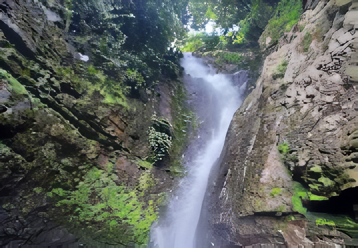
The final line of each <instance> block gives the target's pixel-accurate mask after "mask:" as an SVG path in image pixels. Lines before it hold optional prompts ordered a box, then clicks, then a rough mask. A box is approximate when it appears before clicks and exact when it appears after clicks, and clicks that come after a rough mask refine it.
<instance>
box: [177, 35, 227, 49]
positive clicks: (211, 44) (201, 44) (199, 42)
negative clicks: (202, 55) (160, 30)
mask: <svg viewBox="0 0 358 248" xmlns="http://www.w3.org/2000/svg"><path fill="white" fill-rule="evenodd" d="M219 42H220V37H219V36H217V35H216V34H207V33H204V32H201V33H197V34H189V37H188V38H187V39H184V41H183V43H184V45H183V46H182V48H181V50H182V51H183V52H196V51H213V50H214V49H215V48H216V46H217V45H218V44H219Z"/></svg>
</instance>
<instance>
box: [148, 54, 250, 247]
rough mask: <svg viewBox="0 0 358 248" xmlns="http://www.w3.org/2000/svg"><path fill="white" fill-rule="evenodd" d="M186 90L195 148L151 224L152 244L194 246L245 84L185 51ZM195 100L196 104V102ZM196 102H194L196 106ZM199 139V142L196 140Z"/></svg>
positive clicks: (189, 150) (182, 62)
mask: <svg viewBox="0 0 358 248" xmlns="http://www.w3.org/2000/svg"><path fill="white" fill-rule="evenodd" d="M181 65H182V66H183V67H184V72H185V74H187V76H186V77H185V78H184V81H186V82H185V83H186V85H187V88H188V91H189V93H191V94H192V95H193V98H195V99H193V102H194V107H196V113H197V115H198V117H199V119H200V120H201V121H202V122H203V123H202V124H201V131H199V135H198V137H197V138H198V139H197V141H196V142H195V141H194V143H196V145H195V146H194V147H195V150H193V149H192V148H193V146H191V147H189V149H188V151H187V152H186V154H188V157H190V158H188V159H187V160H186V162H187V164H186V168H187V175H188V176H186V177H185V178H183V179H182V180H181V182H180V183H179V185H178V189H177V191H175V193H174V195H173V197H172V198H171V200H170V203H169V207H168V209H167V213H166V215H165V216H163V218H161V219H160V221H159V223H158V224H157V225H156V226H155V227H153V229H152V233H151V240H152V243H153V245H154V247H155V248H195V247H196V245H195V233H196V228H197V226H198V222H199V216H200V212H201V207H202V203H203V199H204V195H205V191H206V187H207V183H208V178H209V174H210V171H211V169H212V167H213V165H214V163H215V161H216V160H217V159H218V158H219V156H220V153H221V150H222V148H223V146H224V141H225V136H226V132H227V130H228V127H229V124H230V121H231V119H232V117H233V115H234V113H235V111H236V110H237V109H238V107H239V106H240V104H241V102H242V99H241V96H242V92H243V91H244V89H245V85H246V83H245V84H244V85H241V87H239V86H240V85H234V82H233V78H234V77H233V76H232V75H225V74H215V73H214V72H213V70H211V68H209V67H208V66H206V65H204V64H203V62H202V60H201V59H199V58H196V57H194V56H192V55H191V54H185V55H184V58H183V59H182V61H181ZM195 103H196V104H195ZM195 105H196V106H195ZM198 141H200V142H198Z"/></svg>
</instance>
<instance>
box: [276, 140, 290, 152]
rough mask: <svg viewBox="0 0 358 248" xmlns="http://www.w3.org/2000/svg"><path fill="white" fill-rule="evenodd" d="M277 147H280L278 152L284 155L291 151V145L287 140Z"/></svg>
mask: <svg viewBox="0 0 358 248" xmlns="http://www.w3.org/2000/svg"><path fill="white" fill-rule="evenodd" d="M277 149H278V152H279V153H281V154H283V155H286V154H288V153H289V152H290V147H289V146H288V143H286V142H285V143H281V144H279V145H278V147H277Z"/></svg>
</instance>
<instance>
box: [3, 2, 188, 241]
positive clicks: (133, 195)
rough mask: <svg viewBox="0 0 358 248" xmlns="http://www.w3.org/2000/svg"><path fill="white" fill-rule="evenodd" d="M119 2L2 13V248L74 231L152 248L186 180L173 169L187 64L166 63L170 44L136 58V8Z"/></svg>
mask: <svg viewBox="0 0 358 248" xmlns="http://www.w3.org/2000/svg"><path fill="white" fill-rule="evenodd" d="M112 2H113V1H109V2H108V1H73V3H71V1H68V0H66V1H62V0H61V1H60V0H58V1H57V0H54V1H37V0H33V1H28V0H15V1H14V0H1V1H0V172H1V173H0V205H1V208H0V246H1V247H3V246H5V245H6V244H8V243H9V242H11V241H12V240H20V241H21V242H22V243H24V242H25V243H26V244H33V245H37V247H40V246H46V245H47V244H48V242H53V240H56V242H55V243H52V245H61V244H64V243H66V242H67V243H68V242H70V241H71V240H72V241H74V240H76V237H74V236H72V235H69V234H68V233H67V232H65V231H64V230H63V229H62V227H66V228H67V229H68V230H70V231H71V232H72V231H73V232H75V234H78V235H79V236H84V235H85V236H86V235H87V236H88V235H89V236H91V237H92V238H95V239H96V240H102V241H105V242H107V243H114V244H118V243H135V242H140V243H145V242H146V237H147V235H148V232H149V227H150V224H151V222H152V221H153V220H154V219H155V217H156V212H157V208H158V206H159V205H160V204H161V202H163V199H164V198H165V192H166V190H169V188H171V186H172V183H173V179H174V175H175V174H177V173H180V170H178V168H174V169H175V170H173V168H169V167H168V166H166V164H167V162H168V160H169V159H168V156H167V153H168V149H170V148H171V149H172V150H171V152H172V154H173V155H174V154H178V153H180V149H181V147H182V145H183V142H184V141H185V137H184V136H185V135H183V132H182V131H181V129H183V128H185V127H186V126H187V124H186V123H188V120H187V119H188V118H190V117H185V118H186V119H183V118H184V117H183V116H188V115H187V114H188V112H185V111H187V110H186V109H185V108H184V107H183V106H182V103H183V99H184V98H185V92H184V90H183V87H182V86H181V83H180V82H179V81H177V80H176V79H175V78H176V77H177V76H178V74H179V73H180V67H179V66H178V64H177V61H178V56H179V54H177V53H174V52H173V53H172V54H169V55H166V58H163V54H160V51H159V50H160V49H162V50H165V51H166V48H167V47H166V46H165V44H164V41H163V40H161V41H160V42H162V43H160V45H163V48H157V47H154V48H153V49H151V50H150V45H151V44H148V43H147V44H146V45H145V44H138V46H141V45H143V47H144V45H145V47H148V49H149V50H148V51H149V52H148V54H147V55H145V53H142V52H139V54H141V55H142V57H140V55H138V54H136V51H137V50H138V49H139V48H138V49H137V48H133V47H131V45H133V44H132V43H130V44H129V45H128V42H125V40H126V39H127V38H128V39H132V38H133V37H132V36H130V35H129V34H128V33H126V29H125V27H124V28H123V23H127V22H126V20H127V19H126V18H128V20H132V19H130V18H132V16H131V15H130V13H129V10H130V8H133V6H132V5H133V3H132V2H131V1H129V2H128V3H127V2H126V3H123V4H122V5H121V6H117V5H116V4H114V3H112ZM126 8H127V9H126ZM120 11H123V13H121V12H120ZM126 11H127V12H126ZM143 15H144V14H143ZM136 20H137V19H136ZM133 22H134V21H133ZM159 24H160V23H156V25H158V26H159ZM128 25H129V24H128ZM131 25H132V29H131V30H134V28H136V27H137V26H136V23H134V24H133V23H131ZM121 28H122V29H121ZM148 32H150V31H146V30H143V32H142V33H141V35H148ZM126 34H127V36H128V37H126ZM151 37H152V36H151ZM154 37H155V36H154ZM155 38H160V37H155ZM148 40H149V38H148ZM143 42H144V41H143ZM145 42H147V41H145ZM158 44H159V43H156V45H158ZM135 49H137V50H135ZM155 49H157V50H155ZM143 56H147V57H145V58H143ZM150 56H153V57H155V58H156V59H155V60H153V59H152V57H150ZM148 61H151V62H150V63H151V64H148V63H149V62H148ZM178 109H179V110H178ZM184 114H185V115H184ZM178 125H180V128H178ZM177 132H180V133H181V134H180V135H181V136H178V135H177ZM174 136H175V137H174ZM173 137H174V138H173ZM174 156H175V155H174ZM163 157H164V160H162V161H164V162H162V163H159V162H160V159H162V158H163ZM172 159H173V160H175V158H174V157H173V156H172ZM156 161H159V162H158V163H157V165H158V166H153V164H154V162H156ZM81 185H82V186H81ZM83 186H84V187H83ZM81 187H82V188H81ZM76 192H77V193H76ZM78 197H80V198H78ZM81 197H82V198H81ZM111 197H122V200H121V202H122V203H123V204H124V203H125V204H127V206H134V207H133V209H132V210H129V212H127V213H124V212H123V213H122V214H123V216H125V217H126V218H123V216H122V217H121V216H113V211H112V210H113V209H115V208H118V209H119V210H118V211H122V210H123V211H127V210H125V209H124V208H125V206H118V205H116V204H118V202H116V201H115V199H112V200H111ZM111 201H113V202H112V203H111ZM130 204H132V205H130ZM96 209H97V210H96ZM135 209H136V210H137V211H136V213H134V212H135V211H134V210H135ZM130 212H132V213H130ZM103 214H104V215H103ZM111 214H112V215H111ZM109 215H111V216H110V217H109ZM144 215H145V216H146V218H144V219H145V222H140V225H138V229H137V230H131V228H130V227H133V226H135V225H136V223H139V222H138V218H139V219H141V216H144ZM130 216H132V217H130ZM131 218H132V220H130V219H131ZM131 221H132V223H130V222H131ZM59 225H62V227H59ZM83 227H85V228H83ZM93 227H96V228H95V229H93ZM124 227H127V228H126V229H125V230H126V231H125V232H124V231H123V228H124ZM91 228H92V229H91ZM94 230H97V231H94ZM98 230H99V232H98ZM94 233H95V234H94ZM113 233H122V235H113ZM21 242H20V243H19V244H21ZM46 247H47V246H46Z"/></svg>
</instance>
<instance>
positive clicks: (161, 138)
mask: <svg viewBox="0 0 358 248" xmlns="http://www.w3.org/2000/svg"><path fill="white" fill-rule="evenodd" d="M152 121H153V126H151V127H149V130H148V140H149V144H150V147H151V148H152V152H153V156H152V158H153V160H154V162H155V161H158V160H162V159H163V157H165V156H166V155H168V152H169V150H170V148H171V146H172V135H171V125H170V123H169V121H167V120H165V119H162V118H160V119H158V118H157V117H156V116H153V117H152Z"/></svg>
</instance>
